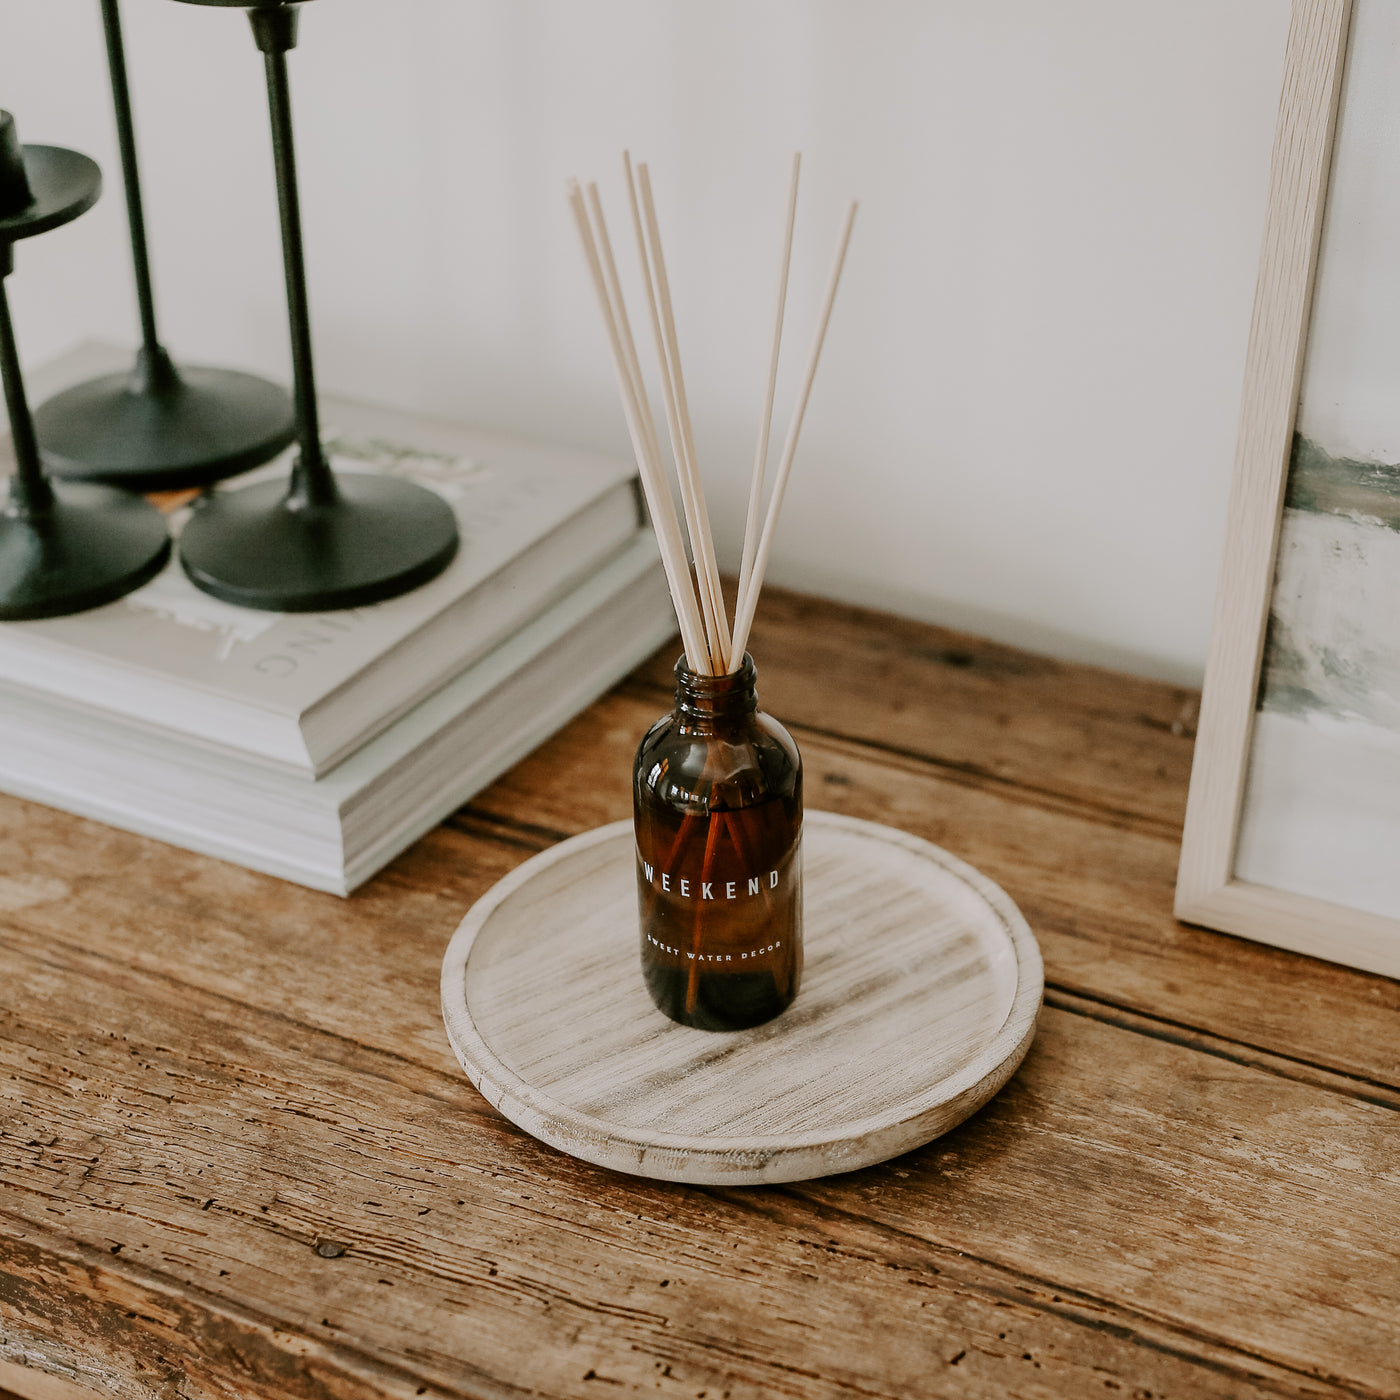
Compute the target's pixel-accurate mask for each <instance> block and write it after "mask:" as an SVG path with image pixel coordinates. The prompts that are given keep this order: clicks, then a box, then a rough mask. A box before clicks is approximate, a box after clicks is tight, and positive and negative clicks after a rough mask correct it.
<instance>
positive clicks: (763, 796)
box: [632, 655, 802, 1031]
mask: <svg viewBox="0 0 1400 1400" xmlns="http://www.w3.org/2000/svg"><path fill="white" fill-rule="evenodd" d="M632 800H633V809H634V815H635V819H636V832H637V896H638V905H639V908H640V912H641V949H642V972H643V975H644V976H645V978H646V984H647V990H648V991H649V992H650V993H651V999H652V1000H653V1001H654V1002H655V1003H656V1005H657V1006H658V1007H659V1008H660V1009H661V1010H662V1011H664V1012H665V1013H666V1015H667V1016H669V1017H670V1018H671V1019H672V1020H673V1021H679V1022H680V1023H681V1024H682V1025H685V1026H695V1027H698V1028H699V1029H701V1030H711V1031H732V1030H741V1029H743V1028H744V1027H746V1026H757V1025H760V1024H761V1023H762V1022H764V1021H769V1020H772V1018H773V1017H774V1016H776V1015H778V1014H779V1013H780V1012H781V1011H783V1010H785V1009H786V1008H787V1007H788V1006H789V1005H790V1004H791V1002H792V999H793V998H794V997H795V996H796V995H797V987H798V983H799V981H800V979H801V976H802V760H801V758H800V757H799V755H798V752H797V745H796V744H794V743H793V741H792V738H791V736H790V735H789V734H788V732H787V730H785V729H784V728H783V727H782V725H780V724H779V723H778V722H777V721H776V720H774V719H772V718H770V717H769V716H768V715H765V714H763V713H761V712H760V710H759V708H758V699H757V695H756V693H755V689H754V665H753V660H752V658H750V657H748V656H747V655H746V656H745V657H744V661H743V664H742V666H740V667H739V669H738V670H736V671H734V672H733V673H731V674H729V675H718V676H706V675H697V674H696V673H694V672H693V671H691V670H690V669H689V667H687V665H686V664H685V660H684V658H682V660H680V661H679V662H677V663H676V708H675V710H674V711H673V712H672V713H671V714H669V715H666V716H664V717H663V718H662V719H660V720H658V721H657V722H656V723H655V724H654V725H652V727H651V729H650V730H648V732H647V735H646V737H645V738H644V739H643V740H642V742H641V746H640V747H639V748H638V750H637V759H636V763H635V765H634V768H633V780H632Z"/></svg>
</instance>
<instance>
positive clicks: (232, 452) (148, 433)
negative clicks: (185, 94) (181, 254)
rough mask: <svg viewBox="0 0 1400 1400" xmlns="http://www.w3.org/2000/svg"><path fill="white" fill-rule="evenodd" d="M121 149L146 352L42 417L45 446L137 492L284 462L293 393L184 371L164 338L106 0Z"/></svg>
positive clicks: (66, 467) (119, 57)
mask: <svg viewBox="0 0 1400 1400" xmlns="http://www.w3.org/2000/svg"><path fill="white" fill-rule="evenodd" d="M101 4H102V21H103V27H104V29H105V30H106V35H107V63H108V67H109V69H110V70H111V77H112V103H113V106H114V108H115V111H116V120H117V142H118V145H119V146H120V147H121V159H122V179H123V182H124V184H125V186H126V213H127V222H128V223H129V225H130V228H131V257H132V264H133V268H134V271H135V274H136V303H137V306H138V308H139V310H140V314H141V349H140V350H139V351H138V352H137V356H136V364H135V366H134V368H133V369H132V370H131V371H130V372H127V373H122V374H108V375H103V376H102V377H101V378H98V379H92V380H88V381H87V382H86V383H83V384H78V385H76V386H75V387H74V388H71V389H68V390H65V391H64V392H63V393H61V394H58V395H56V396H55V397H54V398H51V399H49V400H48V402H46V403H44V404H43V405H41V407H40V408H39V409H38V411H37V412H36V414H35V424H36V426H37V428H38V432H39V442H40V445H41V446H42V448H43V450H44V457H45V459H46V461H47V463H48V466H49V469H50V470H51V471H52V472H53V473H54V474H55V475H57V476H64V477H73V478H79V479H83V480H92V481H106V482H110V483H111V484H112V485H115V486H126V487H129V488H130V489H132V490H138V491H161V490H175V489H177V488H180V487H186V486H206V485H208V484H209V483H210V482H213V481H220V480H222V479H223V478H224V477H226V476H232V475H233V474H234V473H235V472H241V471H247V470H248V468H249V467H255V466H257V465H258V464H259V463H260V462H266V461H268V460H270V459H271V458H273V457H275V456H276V455H277V454H278V453H279V452H280V451H281V450H282V449H283V448H284V447H286V446H287V445H288V443H290V442H291V441H292V439H293V437H294V436H295V425H294V421H293V417H292V403H291V399H290V398H289V397H288V395H287V392H286V390H285V389H282V388H281V387H279V386H278V385H276V384H271V383H269V382H268V381H267V380H266V379H260V378H258V377H257V376H256V375H252V374H242V373H240V372H238V371H237V370H228V369H195V368H187V369H184V370H177V369H176V367H175V364H174V362H173V361H172V360H171V358H170V356H169V355H168V354H167V353H166V351H165V349H164V347H163V346H162V345H161V343H160V337H159V335H158V334H157V331H156V311H155V297H154V295H153V293H152V290H151V265H150V259H149V257H148V255H147V252H146V220H145V215H144V213H143V211H142V206H141V181H140V175H139V172H138V169H137V165H136V133H135V129H134V127H133V125H132V118H131V94H130V92H129V90H128V88H127V79H126V59H125V55H124V53H123V46H122V30H121V16H120V14H119V13H118V10H117V0H101Z"/></svg>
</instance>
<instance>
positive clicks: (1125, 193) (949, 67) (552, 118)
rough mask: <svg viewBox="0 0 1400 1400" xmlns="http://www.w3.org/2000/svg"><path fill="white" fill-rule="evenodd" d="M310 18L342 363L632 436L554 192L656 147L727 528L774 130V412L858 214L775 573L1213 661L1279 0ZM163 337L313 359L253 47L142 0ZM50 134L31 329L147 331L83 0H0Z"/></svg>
mask: <svg viewBox="0 0 1400 1400" xmlns="http://www.w3.org/2000/svg"><path fill="white" fill-rule="evenodd" d="M303 8H304V15H303V21H302V41H301V47H300V48H299V49H298V50H297V51H296V52H295V53H294V55H293V56H292V70H293V72H292V79H293V91H294V102H295V108H296V113H297V119H298V136H299V142H300V145H299V156H300V161H301V167H302V177H303V185H302V188H303V198H304V214H305V223H306V235H307V247H308V256H309V259H310V278H311V291H312V302H313V312H314V321H315V332H316V342H317V352H318V360H319V368H320V377H321V387H322V388H323V389H333V390H336V391H340V392H348V393H351V394H356V395H360V396H362V397H365V398H368V399H375V400H380V401H383V402H386V403H391V404H395V405H399V406H403V407H408V408H413V409H418V410H422V411H426V412H429V413H433V414H437V415H443V416H448V417H451V418H455V419H461V420H468V421H474V422H480V423H483V424H492V425H499V426H505V427H508V428H514V429H518V430H521V431H525V432H529V433H533V434H540V435H545V436H549V437H552V438H555V439H558V440H561V441H565V442H576V443H580V444H586V445H589V446H594V447H602V448H607V449H613V450H616V451H626V450H627V449H626V443H627V439H626V434H625V430H624V427H623V423H622V418H621V413H620V410H619V408H618V405H617V399H616V393H615V390H614V387H613V379H612V371H611V368H610V366H609V364H608V362H607V360H606V356H605V348H604V340H603V334H602V330H601V327H600V323H599V319H598V313H597V311H596V309H595V307H594V305H593V303H592V301H591V296H592V292H591V289H590V286H589V284H588V282H587V280H586V277H585V274H584V270H583V265H582V262H581V258H580V254H579V251H578V249H577V247H576V244H575V242H574V232H573V229H572V226H571V223H570V220H569V218H568V215H567V211H566V207H565V204H564V197H563V191H564V181H565V179H566V178H567V177H568V176H569V175H571V174H578V175H580V176H584V177H595V178H598V179H599V180H600V182H601V183H602V185H603V193H604V197H605V200H606V201H607V204H608V207H609V210H610V211H611V213H612V216H613V221H614V230H615V233H620V232H622V228H621V226H620V220H621V216H622V213H623V204H622V201H621V191H620V185H619V179H618V152H619V150H620V149H621V147H622V146H623V145H629V146H630V147H631V148H632V149H633V151H634V152H635V153H636V154H637V155H638V156H640V157H642V158H645V159H647V160H649V162H650V163H651V166H652V169H653V173H654V180H655V184H656V187H657V196H658V201H659V206H660V213H661V218H662V224H663V231H664V234H665V237H666V248H667V254H668V258H669V261H670V265H671V270H672V275H673V281H674V283H675V284H676V289H677V311H678V318H679V325H680V333H681V340H682V349H683V352H684V360H685V366H686V370H687V376H688V382H689V388H690V395H691V403H692V408H693V413H694V417H695V420H696V432H697V437H698V440H699V449H700V455H701V460H702V466H703V468H704V470H705V472H706V479H707V482H708V483H709V490H710V495H711V504H712V512H713V514H714V516H715V520H716V527H717V531H718V534H719V537H720V542H721V549H722V553H723V556H724V559H725V561H726V562H727V563H728V565H729V566H730V567H732V566H733V565H734V564H735V562H736V561H737V557H738V551H739V542H740V539H739V537H740V531H741V526H742V516H743V502H744V497H745V494H746V489H747V488H746V481H747V474H748V470H749V465H750V462H751V459H752V454H753V440H754V434H755V429H756V423H757V415H758V409H759V398H760V392H761V388H762V382H763V375H764V366H765V357H766V342H767V335H768V318H769V316H770V309H771V303H772V296H773V283H774V276H775V271H776V261H777V252H778V246H779V235H780V227H779V225H780V221H781V213H782V202H783V193H784V190H783V182H784V179H785V171H786V165H787V159H788V155H789V153H790V152H791V150H792V149H794V148H796V147H800V148H801V149H802V151H803V153H804V182H803V191H802V200H801V205H800V209H799V230H798V239H797V248H796V253H795V261H794V268H793V281H792V290H791V299H790V307H791V310H790V318H789V337H790V338H789V341H788V347H789V348H788V355H787V357H786V368H787V371H788V372H787V373H786V374H785V375H784V377H783V379H782V381H781V384H780V389H779V414H778V424H779V427H778V430H777V432H778V435H779V436H780V433H781V427H782V424H783V423H784V422H785V419H786V409H787V406H788V404H789V403H790V401H791V384H792V380H793V377H794V373H795V370H796V367H797V366H798V364H799V363H800V361H801V359H802V358H803V357H804V355H805V345H806V341H807V335H808V330H809V327H810V325H811V321H812V318H813V312H814V308H815V304H816V302H817V299H818V297H819V294H820V286H821V282H822V280H823V278H824V275H825V270H826V266H827V262H828V259H829V256H830V248H831V244H832V241H833V238H834V234H835V231H836V227H837V222H838V219H839V216H840V211H841V208H842V205H843V202H844V200H845V199H846V197H848V196H850V195H855V196H858V197H859V198H860V199H861V202H862V203H861V213H860V217H859V219H858V221H857V226H856V233H855V239H854V242H853V245H852V251H851V256H850V259H849V261H848V265H847V273H846V279H845V282H844V285H843V287H842V291H841V296H840V299H839V301H838V304H837V310H836V315H835V317H834V319H833V323H832V327H831V333H830V336H829V339H828V344H827V351H826V355H825V358H824V361H823V364H822V368H821V373H820V375H819V376H818V380H817V386H816V392H815V394H814V398H813V404H812V409H811V412H810V413H809V416H808V421H807V427H806V429H805V432H804V437H803V447H802V450H801V452H800V454H799V458H798V466H797V471H796V473H795V475H794V481H793V487H792V490H791V492H790V494H789V498H788V504H787V509H786V511H785V514H784V520H783V526H782V529H781V530H780V533H779V536H778V541H777V546H776V548H775V553H774V562H773V568H772V571H771V574H770V577H771V578H772V579H773V580H774V581H777V582H781V583H784V584H788V585H792V586H796V587H800V588H806V589H810V590H812V591H815V592H818V593H822V594H826V595H828V596H833V597H838V598H845V599H850V600H854V601H859V602H865V603H870V604H874V605H877V606H881V607H888V608H892V609H895V610H897V611H900V612H905V613H909V614H912V615H915V616H919V617H923V618H928V619H931V620H935V621H941V622H945V623H950V624H952V625H958V626H964V627H968V628H971V629H973V630H977V631H980V632H984V633H987V634H991V635H993V636H996V637H999V638H1001V639H1004V640H1007V641H1011V642H1015V643H1018V644H1021V645H1025V646H1030V647H1033V648H1035V649H1037V650H1041V651H1046V652H1050V653H1054V654H1058V655H1062V656H1067V657H1071V658H1076V659H1088V660H1097V661H1103V662H1107V663H1109V664H1115V665H1121V666H1124V667H1127V668H1129V669H1135V670H1139V671H1143V672H1147V673H1151V674H1155V675H1160V676H1166V677H1171V678H1178V679H1184V680H1189V679H1193V678H1198V677H1199V674H1200V671H1201V668H1202V666H1203V663H1204V658H1205V652H1206V645H1207V637H1208V632H1209V625H1210V610H1211V600H1212V596H1213V592H1214V584H1215V572H1216V568H1217V565H1218V562H1219V551H1220V545H1221V539H1222V535H1223V529H1224V510H1225V502H1226V495H1227V491H1228V486H1229V474H1230V467H1231V459H1232V456H1233V448H1234V434H1235V425H1236V419H1237V414H1238V407H1239V395H1240V386H1241V378H1242V372H1243V360H1244V349H1245V341H1246V337H1247V333H1248V325H1249V315H1250V304H1251V300H1252V296H1253V288H1254V278H1255V269H1256V261H1257V257H1258V249H1259V242H1260V234H1261V229H1262V218H1263V208H1264V198H1265V193H1266V187H1267V178H1268V158H1269V149H1270V144H1271V140H1272V133H1273V127H1274V119H1275V114H1276V111H1277V106H1278V96H1279V89H1280V83H1281V74H1282V58H1283V47H1284V40H1285V36H1286V31H1287V24H1288V11H1289V5H1288V0H1172V3H1170V4H1162V3H1153V4H1148V3H1144V0H1128V2H1127V3H1125V0H1056V3H1054V4H1046V3H1045V2H1044V0H998V3H995V4H986V3H977V4H972V3H967V0H957V3H954V0H859V3H858V2H857V0H841V2H840V3H837V2H836V0H791V2H790V3H778V0H744V2H743V3H736V2H735V0H685V2H684V3H665V2H664V0H587V3H580V2H579V0H411V2H410V0H395V2H394V3H386V0H378V3H375V0H322V2H321V3H309V4H306V5H305V6H304V7H303ZM125 16H126V21H127V42H128V56H129V61H130V67H131V72H132V85H133V90H134V94H135V101H136V116H137V127H138V137H139V140H140V145H141V153H142V158H143V162H144V175H145V183H146V195H147V209H148V220H149V224H150V229H151V238H152V245H153V252H154V258H155V272H156V283H157V294H158V298H159V306H160V310H161V314H162V329H163V333H164V339H165V340H166V342H167V344H168V345H169V347H170V348H171V349H172V350H173V351H174V353H175V354H176V355H177V357H179V358H183V359H186V360H190V361H195V362H200V361H203V362H214V363H227V364H233V365H240V366H246V367H252V368H260V369H262V370H264V371H265V372H267V373H269V374H273V375H277V376H285V375H286V374H287V373H288V357H287V352H286V344H285V342H286V332H285V316H284V312H283V309H282V301H281V296H282V285H281V270H280V261H279V251H278V242H277V220H276V210H275V203H274V190H273V183H272V169H271V155H270V148H269V141H268V133H267V117H266V108H265V99H264V93H263V89H262V86H261V81H262V79H261V65H260V59H259V55H258V54H257V52H256V50H255V49H254V48H253V45H252V41H251V38H250V36H249V33H248V27H247V22H246V20H245V19H244V17H243V15H242V13H241V12H240V11H238V10H224V9H216V8H206V7H203V6H198V5H185V4H178V3H174V0H126V4H125ZM0 102H3V104H4V105H5V106H7V107H9V108H11V109H12V110H13V111H14V113H15V115H16V118H17V120H18V122H19V125H20V134H21V139H23V140H27V141H31V142H47V143H53V144H63V145H71V146H74V147H77V148H79V149H82V150H85V151H87V152H88V153H90V154H92V155H94V156H96V157H97V158H98V160H99V161H101V162H102V163H103V166H104V169H105V170H106V172H107V176H108V183H107V194H106V196H105V197H104V199H103V201H102V202H101V204H100V205H99V206H98V207H97V209H96V210H94V211H93V212H92V213H91V214H89V215H87V216H86V217H84V218H83V219H82V220H80V221H78V222H77V223H76V224H73V225H70V226H69V227H68V228H67V229H65V230H63V231H61V232H57V233H53V234H49V235H47V236H46V237H44V238H42V239H38V240H35V241H34V242H33V243H31V244H29V245H27V246H22V247H21V248H20V250H19V268H18V272H17V274H16V276H15V277H13V278H12V279H11V281H10V290H11V299H12V304H13V307H14V311H15V315H16V319H17V322H18V329H19V334H20V337H21V344H22V347H23V351H24V354H25V358H26V360H27V361H28V362H30V363H36V362H38V361H41V360H43V359H45V358H47V357H50V356H52V355H54V354H56V353H58V352H60V351H62V350H63V349H65V348H67V347H68V346H70V345H72V344H73V343H74V342H75V341H77V340H79V339H81V338H83V337H91V336H98V337H102V338H107V339H120V340H124V341H128V342H130V341H131V340H132V339H133V338H134V335H135V317H134V311H133V308H132V305H131V292H130V276H129V272H128V270H127V264H126V255H125V251H124V248H123V236H124V224H123V214H122V206H121V198H120V186H119V177H118V170H117V164H116V151H115V137H114V135H113V131H112V125H111V118H110V108H109V97H108V91H107V84H106V74H105V66H104V59H103V51H102V44H101V27H100V24H99V18H98V8H97V4H96V0H0Z"/></svg>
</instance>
